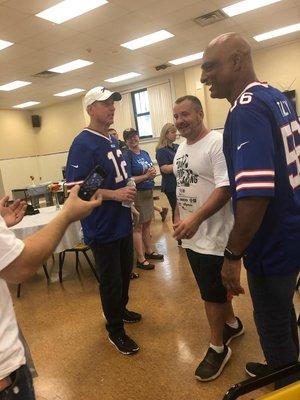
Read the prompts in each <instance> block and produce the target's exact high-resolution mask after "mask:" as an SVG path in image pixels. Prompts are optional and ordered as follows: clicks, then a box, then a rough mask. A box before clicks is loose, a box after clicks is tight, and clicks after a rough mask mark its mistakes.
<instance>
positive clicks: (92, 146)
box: [66, 129, 132, 244]
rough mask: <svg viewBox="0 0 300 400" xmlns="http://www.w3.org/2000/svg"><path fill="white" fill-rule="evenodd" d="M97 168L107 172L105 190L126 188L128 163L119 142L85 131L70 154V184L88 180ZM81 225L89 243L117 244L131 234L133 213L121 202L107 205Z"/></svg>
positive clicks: (112, 202) (68, 170)
mask: <svg viewBox="0 0 300 400" xmlns="http://www.w3.org/2000/svg"><path fill="white" fill-rule="evenodd" d="M96 165H100V166H101V167H102V168H103V169H104V171H105V172H106V177H105V179H104V182H103V186H102V188H103V189H110V190H116V189H120V188H122V187H124V186H126V183H127V178H128V175H127V171H126V162H125V160H124V158H123V155H122V152H121V150H120V149H119V145H118V141H117V139H115V138H114V137H112V136H110V137H109V138H108V137H106V136H103V135H101V134H100V133H98V132H95V131H93V130H91V129H85V130H83V131H82V132H81V133H80V134H79V135H78V136H76V138H75V139H74V141H73V143H72V145H71V148H70V150H69V156H68V161H67V166H66V179H67V182H74V181H80V180H83V179H85V178H86V177H87V176H88V174H89V173H90V172H91V170H92V169H93V168H94V167H95V166H96ZM81 224H82V228H83V234H84V240H85V243H87V244H90V243H108V242H113V241H115V240H118V239H121V238H123V237H126V236H128V235H129V234H131V232H132V220H131V211H130V208H128V207H123V206H122V203H120V202H118V201H111V200H109V201H103V203H102V205H101V206H100V207H97V208H96V209H95V210H94V211H93V212H92V214H91V215H89V216H88V217H87V218H85V219H83V220H82V221H81Z"/></svg>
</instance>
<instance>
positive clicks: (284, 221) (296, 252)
mask: <svg viewBox="0 0 300 400" xmlns="http://www.w3.org/2000/svg"><path fill="white" fill-rule="evenodd" d="M201 81H202V83H204V84H206V85H208V86H210V89H209V90H210V93H211V97H213V98H226V99H227V100H228V101H229V102H230V104H231V109H230V111H229V113H228V117H227V121H226V124H225V128H224V144H223V146H224V149H223V150H224V154H225V158H226V163H227V168H228V174H229V179H230V186H231V190H232V197H233V206H234V212H235V223H234V226H233V229H232V231H231V233H230V236H229V240H228V243H227V248H226V249H225V253H224V257H225V258H224V264H223V268H222V276H223V282H224V284H225V286H226V287H227V289H228V291H229V292H231V293H233V294H234V295H239V294H243V293H244V289H243V287H242V286H241V283H240V270H241V259H242V258H243V260H244V265H245V267H246V269H247V277H248V284H249V289H250V294H251V297H252V302H253V307H254V319H255V323H256V328H257V331H258V334H259V337H260V342H261V346H262V349H263V352H264V355H265V358H266V361H267V365H264V364H259V363H248V364H247V365H246V371H247V372H248V373H249V375H251V376H258V375H264V374H266V373H268V372H269V371H270V370H273V369H277V368H281V367H284V366H286V365H289V364H292V363H294V362H296V361H297V360H298V357H299V341H298V332H297V324H296V315H295V310H294V305H293V294H294V288H295V284H296V279H297V275H298V273H299V268H300V246H299V243H300V228H299V227H300V123H299V120H298V117H297V114H296V112H295V110H294V108H293V106H292V104H291V103H289V101H288V100H287V99H286V97H285V96H284V95H283V94H282V93H281V92H280V91H279V90H277V89H275V88H273V87H271V86H270V85H268V84H266V83H261V82H259V81H258V79H257V77H256V74H255V71H254V67H253V62H252V57H251V49H250V46H249V44H248V43H247V42H246V41H245V40H244V39H243V38H242V37H241V36H239V35H238V34H236V33H228V34H224V35H221V36H219V37H217V38H216V39H214V40H213V41H212V42H211V43H210V44H209V45H208V47H207V48H206V50H205V52H204V57H203V63H202V76H201ZM299 378H300V376H299V374H297V375H296V374H295V375H292V376H290V377H288V378H285V379H282V380H279V381H278V382H276V385H275V386H276V387H281V386H284V385H286V384H288V383H290V382H293V381H296V380H298V379H299Z"/></svg>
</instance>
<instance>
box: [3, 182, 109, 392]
mask: <svg viewBox="0 0 300 400" xmlns="http://www.w3.org/2000/svg"><path fill="white" fill-rule="evenodd" d="M78 190H79V186H75V187H74V188H73V189H72V190H71V192H70V196H69V198H68V200H67V201H66V202H65V204H64V207H63V209H62V210H61V212H60V213H59V214H58V215H57V216H56V217H55V218H54V219H53V220H52V221H51V222H50V223H49V224H48V225H46V226H45V227H44V228H43V229H41V230H40V231H38V232H37V233H35V234H33V235H31V236H29V237H28V238H26V239H25V240H24V241H22V240H19V239H17V238H16V237H15V235H14V234H13V232H12V231H11V230H10V229H9V227H10V226H13V225H15V224H17V223H18V222H20V221H21V219H22V218H23V216H24V214H25V210H26V204H24V202H20V201H17V202H16V203H14V204H13V205H12V206H10V207H6V206H5V204H6V201H7V199H8V197H5V198H3V199H1V200H0V399H1V400H2V399H5V400H12V399H13V400H34V399H35V394H34V389H33V385H32V377H31V374H30V371H29V368H28V367H27V365H26V359H25V353H24V347H23V345H22V343H21V341H20V339H19V331H18V326H17V321H16V317H15V313H14V309H13V304H12V299H11V296H10V293H9V290H8V287H7V282H9V283H21V282H23V281H24V280H26V279H27V278H29V277H30V276H31V275H33V274H34V273H35V272H36V271H37V269H38V268H39V267H40V266H41V265H42V263H43V262H44V260H46V259H47V258H48V257H49V256H50V255H51V254H52V252H53V251H54V249H55V248H56V247H57V245H58V243H59V241H60V240H61V238H62V236H63V234H64V232H65V230H66V229H67V227H68V226H69V224H70V223H71V222H73V221H77V220H79V219H80V218H82V217H85V216H87V215H89V214H90V213H91V212H92V210H93V209H94V208H95V207H98V206H100V204H101V197H100V196H97V195H95V196H94V198H93V199H92V200H90V201H83V200H81V199H80V198H79V197H78V196H77V193H78Z"/></svg>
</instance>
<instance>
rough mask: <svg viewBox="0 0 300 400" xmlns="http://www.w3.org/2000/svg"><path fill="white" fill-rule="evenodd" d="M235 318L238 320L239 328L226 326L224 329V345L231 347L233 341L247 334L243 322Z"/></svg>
mask: <svg viewBox="0 0 300 400" xmlns="http://www.w3.org/2000/svg"><path fill="white" fill-rule="evenodd" d="M235 318H236V320H237V322H238V327H237V328H232V327H231V326H229V325H228V324H225V325H224V329H223V342H224V344H227V345H229V343H230V342H231V341H232V339H235V338H237V337H238V336H241V335H242V334H243V333H244V332H245V330H244V326H243V324H242V322H241V320H240V319H239V317H235Z"/></svg>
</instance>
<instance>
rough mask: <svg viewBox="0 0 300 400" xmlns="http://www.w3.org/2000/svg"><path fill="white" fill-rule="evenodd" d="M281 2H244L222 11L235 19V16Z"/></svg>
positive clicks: (276, 0) (268, 0) (270, 0)
mask: <svg viewBox="0 0 300 400" xmlns="http://www.w3.org/2000/svg"><path fill="white" fill-rule="evenodd" d="M279 1H281V0H244V1H239V2H238V3H235V4H232V5H231V6H228V7H224V8H222V10H223V11H224V13H226V14H227V15H228V16H229V17H234V16H235V15H239V14H243V13H245V12H248V11H252V10H256V9H257V8H260V7H265V6H268V5H269V4H273V3H278V2H279Z"/></svg>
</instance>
